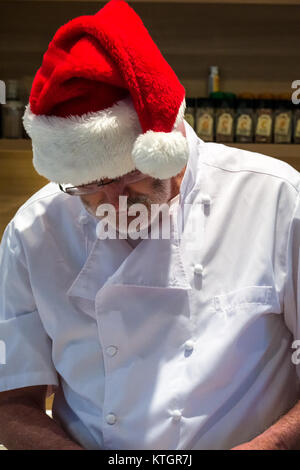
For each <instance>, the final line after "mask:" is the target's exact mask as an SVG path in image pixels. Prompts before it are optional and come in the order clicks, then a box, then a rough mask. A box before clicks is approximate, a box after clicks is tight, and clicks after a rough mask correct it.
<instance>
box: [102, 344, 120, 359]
mask: <svg viewBox="0 0 300 470" xmlns="http://www.w3.org/2000/svg"><path fill="white" fill-rule="evenodd" d="M105 351H106V354H107V355H108V356H114V355H115V354H117V351H118V348H117V347H116V346H113V345H110V346H107V348H106V350H105Z"/></svg>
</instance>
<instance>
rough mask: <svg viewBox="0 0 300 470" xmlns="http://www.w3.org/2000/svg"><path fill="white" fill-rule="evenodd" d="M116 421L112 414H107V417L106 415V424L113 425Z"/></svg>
mask: <svg viewBox="0 0 300 470" xmlns="http://www.w3.org/2000/svg"><path fill="white" fill-rule="evenodd" d="M116 421H117V417H116V415H114V414H113V413H109V414H108V415H106V422H107V424H115V422H116Z"/></svg>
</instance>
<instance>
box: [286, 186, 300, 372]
mask: <svg viewBox="0 0 300 470" xmlns="http://www.w3.org/2000/svg"><path fill="white" fill-rule="evenodd" d="M286 253H287V256H286V280H285V289H284V299H283V302H284V317H285V322H286V324H287V326H288V328H289V329H290V331H291V332H292V333H293V336H294V341H295V342H296V341H297V343H298V346H297V349H298V350H299V353H298V354H296V352H297V351H295V349H291V357H292V356H293V357H294V358H295V357H296V356H297V355H298V360H297V361H296V362H295V360H293V362H294V363H295V365H296V368H297V373H298V376H299V378H300V349H299V347H300V341H299V340H300V193H298V195H297V197H296V200H295V206H294V210H293V214H292V219H291V220H290V226H289V231H288V240H287V252H286ZM295 347H296V343H295ZM293 351H294V352H295V354H293ZM298 362H299V364H298Z"/></svg>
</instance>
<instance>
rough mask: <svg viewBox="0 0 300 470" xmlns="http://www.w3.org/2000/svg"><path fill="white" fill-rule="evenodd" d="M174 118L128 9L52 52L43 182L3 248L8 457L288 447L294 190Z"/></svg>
mask: <svg viewBox="0 0 300 470" xmlns="http://www.w3.org/2000/svg"><path fill="white" fill-rule="evenodd" d="M184 107H185V98H184V89H183V87H182V86H181V84H180V83H179V81H178V79H177V77H176V75H175V74H174V72H173V71H172V69H171V68H170V67H169V66H168V64H167V63H166V62H165V60H164V58H163V57H162V56H161V54H160V53H159V51H158V49H157V48H156V46H155V44H154V43H153V41H152V40H151V38H150V37H149V35H148V33H147V31H146V30H145V28H144V26H143V24H142V23H141V21H140V19H139V18H138V17H137V15H136V14H135V13H134V11H133V10H132V9H131V8H130V7H129V6H128V5H127V3H126V2H124V1H123V0H112V1H111V2H109V3H108V4H106V5H105V7H104V8H103V9H102V10H100V11H99V13H97V14H96V15H94V16H90V17H88V16H86V17H81V18H76V19H75V20H72V21H71V22H70V23H68V24H66V25H64V26H63V27H62V28H60V29H59V30H58V32H57V33H56V35H55V36H54V38H53V41H52V42H51V43H50V45H49V48H48V50H47V52H46V54H45V55H44V59H43V64H42V67H41V69H39V71H38V73H37V75H36V78H35V81H34V83H33V87H32V91H31V96H30V103H29V105H28V107H27V109H26V113H25V116H24V125H25V127H26V129H27V131H28V133H29V134H30V136H31V138H32V143H33V153H34V165H35V168H36V169H37V171H38V172H40V173H41V174H43V175H45V176H46V177H47V178H48V179H49V180H50V181H51V182H50V183H49V184H48V185H46V186H45V187H43V188H42V189H41V190H40V191H38V192H37V193H35V194H34V195H33V196H32V197H31V198H30V199H29V200H28V201H27V202H26V203H25V204H24V205H23V206H22V207H21V208H20V209H19V210H18V212H17V214H16V215H15V217H14V218H13V219H12V221H11V222H10V223H9V224H8V226H7V227H6V230H5V233H4V236H3V239H2V244H1V258H0V261H1V262H0V268H1V279H0V281H1V283H0V292H1V303H0V316H1V323H0V339H1V340H2V341H3V342H4V343H5V346H6V358H5V361H3V362H5V363H3V364H1V365H0V390H1V393H0V441H1V442H3V443H4V445H6V446H7V447H8V448H10V449H46V448H48V449H233V448H241V449H248V448H252V449H279V448H300V405H299V403H298V399H299V365H298V363H299V362H300V361H298V355H297V350H296V347H297V345H298V342H297V339H298V338H299V325H300V321H299V320H300V319H299V314H300V306H299V278H298V273H299V272H300V271H299V266H300V265H299V247H300V205H299V191H300V177H299V173H298V172H297V171H296V170H294V169H293V168H292V167H291V166H289V165H288V164H286V163H284V162H282V161H278V160H275V159H273V158H271V157H268V156H265V155H260V154H255V153H251V152H247V151H242V150H239V149H232V148H229V147H226V146H224V145H221V144H215V143H204V142H203V141H202V140H201V139H199V138H198V137H197V135H196V134H195V132H194V130H193V129H192V128H191V127H190V126H189V124H187V123H186V122H185V121H184V120H183V114H184ZM124 200H125V203H124ZM157 205H159V208H160V206H163V207H164V213H160V211H156V212H155V211H154V212H153V213H152V212H151V209H152V208H153V206H155V209H157ZM143 208H144V209H145V212H144V216H143V217H142V218H139V217H140V215H138V212H143ZM166 208H167V210H165V209H166ZM131 211H135V212H131ZM107 214H108V215H107ZM153 214H154V215H153ZM116 216H118V217H116ZM167 226H168V227H167ZM153 227H155V228H156V229H157V230H155V236H153V230H152V228H153ZM166 227H167V228H169V231H168V230H166V231H165V232H164V230H165V229H166ZM107 228H109V230H108V231H107ZM166 234H167V235H166ZM49 385H51V386H53V387H55V399H54V405H53V418H54V419H53V420H51V419H50V418H49V417H47V415H46V414H45V412H44V399H45V393H46V389H47V386H49Z"/></svg>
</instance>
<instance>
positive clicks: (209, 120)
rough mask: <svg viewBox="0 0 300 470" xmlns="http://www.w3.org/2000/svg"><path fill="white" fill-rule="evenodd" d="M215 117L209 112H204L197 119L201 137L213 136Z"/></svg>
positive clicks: (198, 131) (198, 132)
mask: <svg viewBox="0 0 300 470" xmlns="http://www.w3.org/2000/svg"><path fill="white" fill-rule="evenodd" d="M213 124H214V121H213V117H212V116H211V115H210V114H208V113H203V114H202V115H201V116H199V117H198V119H197V134H198V136H199V137H201V136H203V137H208V138H211V139H212V138H213Z"/></svg>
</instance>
